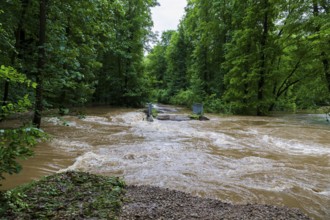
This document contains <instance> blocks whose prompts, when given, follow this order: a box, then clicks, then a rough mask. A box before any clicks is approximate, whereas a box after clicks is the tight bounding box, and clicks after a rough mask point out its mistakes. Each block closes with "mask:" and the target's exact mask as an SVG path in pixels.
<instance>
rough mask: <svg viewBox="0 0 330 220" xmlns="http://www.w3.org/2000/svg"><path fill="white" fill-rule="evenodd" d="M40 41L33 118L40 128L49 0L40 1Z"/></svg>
mask: <svg viewBox="0 0 330 220" xmlns="http://www.w3.org/2000/svg"><path fill="white" fill-rule="evenodd" d="M39 4H40V5H39V40H38V64H37V68H38V70H37V75H36V83H37V88H36V103H35V110H34V117H33V124H34V125H36V126H37V127H38V128H40V125H41V113H42V110H43V90H44V88H43V83H44V74H45V73H44V71H45V64H46V53H45V44H46V21H47V17H46V13H47V0H40V3H39Z"/></svg>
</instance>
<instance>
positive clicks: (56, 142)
mask: <svg viewBox="0 0 330 220" xmlns="http://www.w3.org/2000/svg"><path fill="white" fill-rule="evenodd" d="M51 145H53V146H54V147H55V148H61V149H62V150H65V151H68V152H70V151H71V152H72V151H89V150H91V149H92V146H90V145H89V144H88V143H86V142H83V141H75V140H68V139H59V138H54V139H52V141H51Z"/></svg>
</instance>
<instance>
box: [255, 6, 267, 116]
mask: <svg viewBox="0 0 330 220" xmlns="http://www.w3.org/2000/svg"><path fill="white" fill-rule="evenodd" d="M264 10H265V14H264V21H263V33H262V37H261V58H260V62H261V64H260V71H259V77H260V78H259V82H258V104H257V115H258V116H261V115H263V114H264V104H263V103H262V102H263V99H264V89H265V88H264V87H265V75H266V54H265V48H266V44H267V37H268V0H265V6H264Z"/></svg>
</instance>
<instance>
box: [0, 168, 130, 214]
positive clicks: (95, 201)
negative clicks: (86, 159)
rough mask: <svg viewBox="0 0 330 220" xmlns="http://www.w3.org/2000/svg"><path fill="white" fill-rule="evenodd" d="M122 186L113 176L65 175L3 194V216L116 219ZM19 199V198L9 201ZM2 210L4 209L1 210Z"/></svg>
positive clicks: (54, 176) (58, 175)
mask: <svg viewBox="0 0 330 220" xmlns="http://www.w3.org/2000/svg"><path fill="white" fill-rule="evenodd" d="M124 187H125V183H124V182H123V181H122V180H121V179H118V178H115V177H104V176H96V175H92V174H87V173H82V172H66V173H61V174H55V175H52V176H48V177H45V178H43V179H41V180H40V181H38V182H34V183H32V184H29V185H26V186H23V187H19V188H16V189H13V190H10V191H7V192H5V199H7V204H10V205H8V206H7V207H6V209H5V210H3V213H5V214H6V216H8V217H10V218H13V219H14V218H15V219H53V218H57V219H76V218H84V219H86V218H87V219H90V218H97V219H116V217H117V216H118V213H119V211H120V207H121V205H122V200H123V193H124ZM13 195H15V196H14V197H15V198H17V197H19V198H20V199H19V200H17V199H14V201H13V200H12V199H11V198H12V197H13ZM3 209H4V208H3Z"/></svg>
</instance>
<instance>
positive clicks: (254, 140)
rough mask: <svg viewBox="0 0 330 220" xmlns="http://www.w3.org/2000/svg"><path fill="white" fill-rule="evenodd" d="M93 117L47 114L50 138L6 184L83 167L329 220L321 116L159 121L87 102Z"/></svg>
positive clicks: (327, 154) (329, 176)
mask: <svg viewBox="0 0 330 220" xmlns="http://www.w3.org/2000/svg"><path fill="white" fill-rule="evenodd" d="M86 115H87V116H86V118H85V119H78V118H77V117H74V116H65V117H63V118H61V119H59V118H56V117H46V118H44V119H43V129H44V130H45V131H46V132H48V133H50V134H51V135H52V139H51V141H49V142H47V143H42V144H39V145H38V146H37V147H36V149H35V156H34V157H33V158H31V159H29V160H27V161H22V164H23V166H24V169H23V171H22V172H21V173H20V174H18V175H13V176H9V177H7V179H6V181H4V183H3V184H4V186H3V189H9V188H12V187H15V186H17V185H20V184H22V183H26V182H29V181H31V180H32V179H38V178H40V177H41V176H44V175H47V174H51V173H55V172H58V171H64V170H81V171H88V172H91V173H96V174H102V175H115V176H121V177H123V178H124V179H125V181H126V182H127V183H128V184H138V185H153V186H160V187H166V188H170V189H176V190H181V191H185V192H189V193H191V194H193V195H198V196H202V197H209V198H217V199H220V200H222V201H225V202H230V203H235V204H246V203H259V204H271V205H279V206H288V207H293V208H299V209H300V210H302V211H303V212H304V213H306V214H307V215H309V216H310V217H312V218H315V219H330V125H329V124H327V123H326V122H325V119H324V118H323V116H322V115H306V114H305V115H277V116H273V117H243V116H218V115H207V116H208V117H209V118H210V119H211V120H210V121H203V122H200V121H183V122H175V121H157V120H155V121H154V122H152V123H150V122H147V121H146V120H145V115H144V114H143V113H142V111H140V110H132V109H113V108H100V107H97V108H88V109H86Z"/></svg>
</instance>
